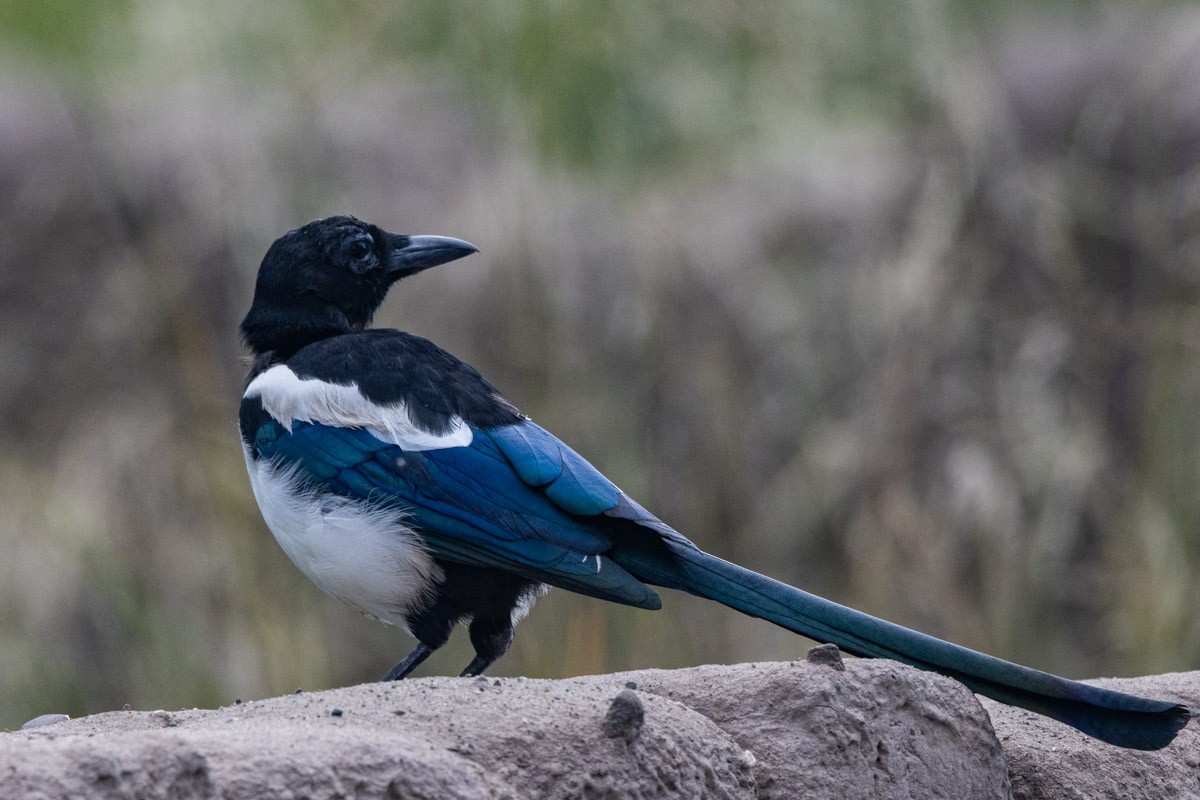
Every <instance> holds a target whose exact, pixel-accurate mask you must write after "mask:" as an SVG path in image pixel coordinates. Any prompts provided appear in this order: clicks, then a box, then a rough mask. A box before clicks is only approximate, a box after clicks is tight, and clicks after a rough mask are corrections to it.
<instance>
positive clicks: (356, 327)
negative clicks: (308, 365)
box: [241, 217, 478, 358]
mask: <svg viewBox="0 0 1200 800" xmlns="http://www.w3.org/2000/svg"><path fill="white" fill-rule="evenodd" d="M477 251H478V248H476V247H475V246H474V245H472V244H468V243H467V242H464V241H462V240H461V239H452V238H450V237H448V236H407V235H404V234H398V233H388V232H387V231H385V230H382V229H381V228H378V227H376V226H375V225H370V224H368V223H366V222H363V221H361V220H358V219H355V218H354V217H329V218H327V219H319V220H317V221H315V222H310V223H308V224H307V225H304V226H303V227H300V228H297V229H296V230H294V231H288V232H287V233H285V234H284V235H283V236H280V237H279V238H278V239H276V240H275V242H274V243H273V244H272V245H271V246H270V248H268V250H267V254H266V256H264V257H263V261H262V265H261V266H259V268H258V282H257V283H256V284H255V287H254V302H253V303H251V305H250V311H249V313H248V314H246V318H245V319H244V320H242V326H241V332H242V339H243V340H245V342H246V344H247V345H248V346H249V347H250V349H251V350H252V351H254V353H255V354H261V353H265V352H268V351H272V352H275V353H277V354H279V355H280V356H282V357H285V358H286V357H287V355H289V354H290V353H293V352H295V351H296V350H298V349H299V348H301V347H303V346H304V345H306V344H310V343H311V342H314V341H317V340H319V339H324V338H327V337H329V336H337V335H339V334H343V333H351V332H354V331H360V330H362V329H363V328H365V327H366V326H367V325H368V324H370V322H371V317H372V316H373V315H374V314H375V311H376V309H378V308H379V306H380V304H382V303H383V299H384V297H386V296H387V292H388V289H390V288H391V287H392V284H394V283H395V282H396V281H398V280H400V279H401V278H406V277H408V276H409V275H415V274H416V273H418V272H421V271H422V270H426V269H429V268H430V267H436V266H437V265H439V264H445V263H447V262H449V261H454V260H455V259H458V258H462V257H463V256H467V255H470V254H471V253H475V252H477Z"/></svg>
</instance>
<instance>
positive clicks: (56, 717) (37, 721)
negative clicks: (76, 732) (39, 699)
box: [21, 714, 70, 731]
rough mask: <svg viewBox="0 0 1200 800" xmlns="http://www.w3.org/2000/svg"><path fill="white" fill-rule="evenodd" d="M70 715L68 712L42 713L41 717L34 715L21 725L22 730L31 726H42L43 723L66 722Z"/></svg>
mask: <svg viewBox="0 0 1200 800" xmlns="http://www.w3.org/2000/svg"><path fill="white" fill-rule="evenodd" d="M69 719H70V717H69V716H67V715H66V714H42V715H41V716H40V717H34V718H33V719H31V720H29V721H28V722H26V723H25V724H24V725H22V726H21V730H23V731H27V730H29V729H30V728H40V727H42V726H43V725H53V724H54V723H56V722H66V721H67V720H69Z"/></svg>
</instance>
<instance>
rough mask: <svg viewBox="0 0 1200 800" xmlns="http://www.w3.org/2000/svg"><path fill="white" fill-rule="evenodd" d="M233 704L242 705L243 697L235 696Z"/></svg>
mask: <svg viewBox="0 0 1200 800" xmlns="http://www.w3.org/2000/svg"><path fill="white" fill-rule="evenodd" d="M233 704H234V705H235V706H240V705H241V704H242V698H240V697H235V698H234V699H233Z"/></svg>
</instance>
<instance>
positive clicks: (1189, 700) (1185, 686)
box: [982, 672, 1200, 800]
mask: <svg viewBox="0 0 1200 800" xmlns="http://www.w3.org/2000/svg"><path fill="white" fill-rule="evenodd" d="M1087 683H1094V684H1096V685H1097V686H1104V687H1106V688H1108V689H1116V690H1117V691H1121V692H1132V693H1133V694H1140V695H1145V696H1147V697H1161V698H1163V699H1165V700H1175V701H1177V702H1180V703H1183V704H1185V705H1187V706H1189V707H1190V708H1192V709H1197V708H1200V672H1177V673H1172V674H1168V675H1151V676H1148V677H1144V678H1125V679H1113V678H1109V679H1103V680H1093V681H1087ZM982 702H983V705H984V707H985V708H987V710H988V713H989V714H990V715H991V717H992V724H993V725H994V726H995V728H996V734H997V736H999V738H1000V744H1001V745H1002V746H1003V747H1004V752H1005V755H1006V756H1007V758H1008V765H1009V772H1010V776H1011V779H1012V792H1013V797H1014V798H1016V800H1094V798H1108V797H1112V798H1121V800H1167V798H1170V799H1171V800H1177V799H1178V800H1185V799H1187V798H1200V725H1198V724H1197V720H1192V722H1190V723H1189V724H1188V726H1187V727H1186V728H1184V729H1183V730H1182V731H1180V733H1179V736H1178V737H1176V739H1175V741H1174V742H1172V743H1171V744H1170V745H1168V746H1167V747H1165V748H1163V749H1162V750H1156V751H1153V752H1149V753H1145V752H1140V751H1138V750H1126V749H1124V748H1120V747H1113V746H1112V745H1109V744H1105V743H1104V742H1098V741H1096V740H1095V739H1090V738H1088V737H1087V736H1084V735H1083V734H1082V733H1079V732H1078V731H1076V730H1075V729H1074V728H1069V727H1067V726H1066V725H1059V724H1057V723H1055V722H1053V721H1051V720H1048V719H1046V718H1045V717H1041V716H1038V715H1037V714H1033V713H1030V712H1028V711H1025V710H1023V709H1020V708H1013V707H1012V706H1006V705H1002V704H1000V703H996V702H994V701H992V700H987V699H983V700H982Z"/></svg>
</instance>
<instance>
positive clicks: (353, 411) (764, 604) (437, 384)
mask: <svg viewBox="0 0 1200 800" xmlns="http://www.w3.org/2000/svg"><path fill="white" fill-rule="evenodd" d="M475 252H478V248H476V247H475V246H474V245H472V244H470V243H468V242H465V241H463V240H461V239H456V238H452V237H448V236H429V235H404V234H395V233H389V232H387V231H385V230H383V229H382V228H380V227H377V226H375V225H372V224H369V223H366V222H363V221H361V220H359V219H357V218H355V217H352V216H334V217H328V218H325V219H319V220H316V221H313V222H310V223H308V224H306V225H303V226H301V227H299V228H296V229H295V230H291V231H289V232H287V233H285V234H284V235H282V236H281V237H279V238H278V239H277V240H275V241H274V242H273V243H272V244H271V245H270V247H269V248H268V249H267V252H266V254H265V256H264V257H263V260H262V263H261V265H260V266H259V270H258V275H257V280H256V282H255V287H254V296H253V300H252V302H251V305H250V309H249V311H248V312H247V314H246V316H245V318H244V320H243V321H242V323H241V326H240V333H241V338H242V341H243V342H244V343H245V345H246V346H247V348H248V349H249V350H250V352H251V355H252V361H251V366H250V370H249V374H248V375H247V378H246V384H245V389H244V392H243V395H242V399H241V404H240V408H239V415H238V416H239V429H240V433H241V443H242V448H243V451H244V455H245V459H246V467H247V470H248V472H249V478H250V484H251V488H252V490H253V493H254V497H255V499H256V501H257V503H258V506H259V509H260V511H261V513H262V517H263V519H264V521H265V522H266V525H267V527H268V528H269V529H270V530H271V532H272V534H273V535H274V538H275V539H276V541H277V542H278V544H279V546H280V547H281V549H282V550H283V551H284V553H286V554H287V556H288V557H289V558H290V559H291V561H292V562H294V564H295V565H296V567H298V568H299V570H300V571H301V572H302V573H304V574H305V575H306V576H307V577H308V578H310V579H311V580H312V581H313V582H314V583H316V584H317V586H319V587H320V588H321V589H323V590H324V591H325V592H327V593H328V594H330V595H332V596H334V597H336V598H338V599H340V600H342V601H345V602H346V603H348V604H350V605H351V606H353V607H354V608H356V609H358V610H359V611H361V612H362V613H364V614H366V615H367V616H370V617H374V618H376V619H378V620H381V621H383V622H385V623H389V624H391V625H394V626H396V627H398V628H400V629H402V630H404V631H406V632H408V633H409V634H411V635H412V636H413V637H415V639H416V641H417V644H416V646H415V647H414V648H413V649H412V651H411V652H409V653H408V654H407V655H406V656H405V657H404V658H403V659H402V660H401V661H400V662H399V663H397V664H396V665H395V667H393V668H392V670H391V671H390V672H388V673H387V675H386V676H384V680H389V681H390V680H399V679H401V678H404V677H405V676H407V675H409V674H410V673H411V672H412V671H413V670H414V669H415V668H416V667H417V666H418V665H420V664H421V663H422V662H423V661H424V660H425V659H426V658H427V657H428V656H429V655H430V654H431V653H432V652H433V651H435V650H437V649H438V648H439V647H441V646H443V645H444V644H445V643H446V642H447V640H448V639H449V637H450V635H451V633H452V631H453V629H454V628H455V627H456V626H458V625H459V624H465V625H466V627H467V632H468V635H469V637H470V641H471V644H472V646H473V647H474V651H475V656H474V658H473V659H472V660H471V662H470V663H469V664H468V665H467V666H466V668H465V669H464V670H463V672H462V675H463V676H477V675H480V674H482V673H483V672H484V670H486V669H487V668H488V667H489V666H491V665H492V664H493V663H494V662H495V661H496V660H497V659H499V658H500V657H501V656H503V655H504V654H505V652H506V651H507V650H508V649H509V646H510V645H511V643H512V640H513V629H514V626H516V624H517V623H518V621H520V620H521V619H522V618H523V617H524V616H525V615H526V614H527V613H528V611H529V609H530V608H531V606H532V605H533V604H534V602H535V601H536V600H537V599H539V598H540V597H541V596H542V595H544V594H545V593H546V592H547V591H548V590H549V588H550V587H557V588H560V589H566V590H569V591H573V592H578V593H580V594H583V595H588V596H590V597H594V598H598V599H601V600H608V601H612V602H615V603H621V604H625V605H628V606H633V607H636V608H641V609H650V610H654V609H658V608H660V607H661V605H662V603H661V600H660V597H659V595H658V593H657V592H656V591H655V590H654V589H653V588H651V587H660V588H668V589H675V590H679V591H683V592H687V593H690V594H693V595H698V596H700V597H703V598H707V599H709V600H714V601H716V602H718V603H722V604H724V605H726V606H729V607H731V608H734V609H736V610H738V611H741V612H743V613H745V614H747V615H750V616H752V617H758V618H761V619H764V620H767V621H769V622H772V623H774V624H776V625H779V626H781V627H783V628H786V629H787V630H790V631H793V632H795V633H798V634H801V635H803V636H806V637H809V638H811V639H814V640H817V641H819V642H825V643H832V644H834V645H836V646H837V647H839V648H840V649H842V650H843V651H846V652H848V653H850V654H852V655H855V656H860V657H874V658H888V659H894V660H895V661H899V662H902V663H904V664H908V665H911V666H913V667H917V668H919V669H923V670H931V671H933V672H937V673H940V674H942V675H946V676H948V677H950V678H953V679H955V680H957V681H959V682H961V683H963V684H965V685H966V686H967V687H968V688H969V689H971V690H972V691H974V692H976V693H978V694H980V695H984V696H986V697H990V698H992V699H995V700H998V701H1000V702H1002V703H1006V704H1010V705H1014V706H1018V707H1021V708H1025V709H1028V710H1031V711H1034V712H1037V713H1039V714H1042V715H1045V716H1047V717H1050V718H1052V719H1055V720H1058V721H1060V722H1062V723H1065V724H1067V725H1070V726H1073V727H1075V728H1077V729H1078V730H1080V731H1082V732H1084V733H1085V734H1088V735H1090V736H1092V737H1095V738H1098V739H1100V740H1102V741H1105V742H1109V743H1111V744H1115V745H1119V746H1122V747H1128V748H1134V749H1140V750H1153V749H1158V748H1161V747H1164V746H1166V745H1167V744H1168V743H1170V742H1171V741H1172V740H1173V739H1174V737H1175V736H1176V734H1177V733H1178V732H1179V731H1180V730H1181V729H1182V728H1183V727H1184V726H1185V725H1186V724H1187V722H1188V720H1189V719H1190V718H1191V717H1192V712H1191V711H1190V710H1189V709H1188V708H1187V707H1186V706H1184V705H1180V704H1177V703H1174V702H1171V701H1169V700H1156V699H1149V698H1143V697H1137V696H1134V695H1130V694H1125V693H1122V692H1117V691H1112V690H1108V689H1104V688H1100V687H1096V686H1091V685H1088V684H1084V683H1081V682H1076V681H1073V680H1069V679H1066V678H1062V677H1058V676H1055V675H1052V674H1049V673H1046V672H1041V671H1038V670H1035V669H1032V668H1029V667H1024V666H1021V665H1018V664H1014V663H1011V662H1008V661H1004V660H1001V659H999V658H996V657H993V656H990V655H986V654H984V653H980V652H977V651H974V650H970V649H967V648H965V647H961V646H959V645H955V644H952V643H950V642H946V641H943V640H941V639H938V638H935V637H933V636H929V635H926V634H923V633H920V632H918V631H914V630H911V629H908V628H905V627H902V626H900V625H897V624H894V623H891V622H888V621H885V620H883V619H880V618H877V617H874V616H870V615H868V614H866V613H863V612H860V611H857V610H854V609H852V608H849V607H847V606H843V605H840V604H837V603H835V602H833V601H830V600H826V599H824V598H822V597H819V596H817V595H814V594H810V593H808V592H805V591H803V590H801V589H798V588H795V587H793V586H790V585H788V584H786V583H782V582H780V581H776V580H774V579H772V578H769V577H766V576H764V575H760V574H758V573H756V572H753V571H751V570H748V569H744V568H742V567H740V566H737V565H736V564H733V563H730V562H728V561H725V560H722V559H720V558H718V557H716V556H713V555H710V554H708V553H705V552H703V551H702V550H700V549H699V548H698V547H697V546H696V545H695V544H693V543H692V542H691V541H690V540H689V539H688V538H687V537H685V536H684V535H683V534H681V533H679V532H677V531H676V530H675V529H674V528H672V527H671V526H670V525H668V524H667V523H665V522H663V521H662V520H660V519H659V518H658V517H656V516H654V515H653V514H652V513H650V512H649V511H648V510H646V509H645V508H644V507H642V506H641V505H640V504H638V503H637V502H636V501H635V500H634V499H633V498H631V497H630V496H628V495H627V494H626V493H625V492H623V491H621V490H620V489H619V488H617V486H616V485H615V484H614V483H613V482H612V481H610V480H609V479H608V478H606V477H605V476H604V475H603V474H601V472H600V471H599V470H598V469H596V468H595V467H594V466H592V465H591V464H590V463H589V462H588V461H586V460H585V459H584V458H583V457H582V456H580V455H579V454H578V453H576V452H575V451H574V450H572V449H571V448H570V447H568V446H567V445H566V444H565V443H563V442H562V441H560V440H559V439H558V438H556V437H555V436H554V435H553V434H551V433H550V432H549V431H547V430H546V429H544V428H542V427H541V426H539V425H538V424H537V423H535V422H533V421H532V420H531V419H530V418H529V417H527V416H526V415H524V414H523V413H522V412H521V411H520V410H518V408H517V407H516V406H515V405H513V404H512V403H511V402H509V401H508V400H506V399H505V398H504V397H503V396H502V395H501V394H500V392H499V391H498V390H497V389H496V388H495V387H494V386H493V385H492V384H491V383H489V382H488V381H487V380H486V379H485V378H484V377H483V376H482V375H481V374H480V373H479V372H478V371H477V370H475V369H474V368H473V367H471V366H469V365H468V364H466V363H464V362H463V361H461V360H459V359H458V358H456V357H455V356H453V355H451V354H450V353H448V352H446V351H445V350H443V349H441V348H440V347H438V346H437V345H436V344H434V343H433V342H430V341H429V340H427V339H424V338H421V337H419V336H416V335H414V334H411V333H406V332H402V331H399V330H392V329H385V328H371V327H369V326H370V323H371V320H372V317H373V316H374V314H375V312H376V311H377V310H378V309H379V307H380V306H381V305H382V303H383V302H384V299H385V297H386V296H387V294H388V292H389V290H390V289H391V287H392V286H394V285H395V284H396V283H397V282H399V281H401V280H403V279H405V278H409V277H411V276H413V275H416V274H417V273H420V272H423V271H425V270H427V269H430V268H431V267H435V266H438V265H441V264H447V263H450V262H453V261H456V260H458V259H461V258H463V257H465V256H468V255H470V254H472V253H475Z"/></svg>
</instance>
